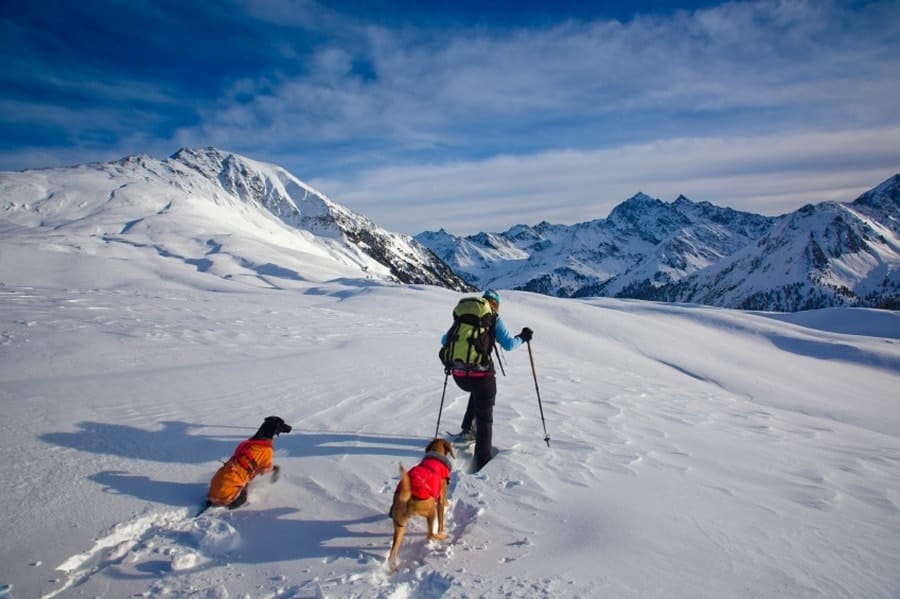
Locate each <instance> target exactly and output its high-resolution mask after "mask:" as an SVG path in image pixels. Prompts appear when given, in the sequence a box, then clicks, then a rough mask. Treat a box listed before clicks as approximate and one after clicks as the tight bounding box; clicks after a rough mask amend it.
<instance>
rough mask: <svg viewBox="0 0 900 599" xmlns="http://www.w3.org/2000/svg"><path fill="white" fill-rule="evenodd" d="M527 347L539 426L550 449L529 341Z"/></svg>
mask: <svg viewBox="0 0 900 599" xmlns="http://www.w3.org/2000/svg"><path fill="white" fill-rule="evenodd" d="M525 344H526V345H527V346H528V360H529V361H530V362H531V376H533V377H534V390H535V391H536V392H537V398H538V409H539V410H540V411H541V424H542V425H544V441H546V443H547V447H550V434H549V433H548V432H547V422H546V421H545V420H544V406H543V404H541V390H540V389H539V388H538V382H537V371H535V369H534V356H533V355H532V354H531V341H526V342H525Z"/></svg>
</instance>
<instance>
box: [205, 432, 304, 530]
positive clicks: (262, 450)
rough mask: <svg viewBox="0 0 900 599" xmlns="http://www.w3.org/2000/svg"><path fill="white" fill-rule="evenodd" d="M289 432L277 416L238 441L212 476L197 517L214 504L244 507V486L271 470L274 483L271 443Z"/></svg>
mask: <svg viewBox="0 0 900 599" xmlns="http://www.w3.org/2000/svg"><path fill="white" fill-rule="evenodd" d="M291 430H292V428H291V425H289V424H285V422H284V420H282V419H281V418H279V417H278V416H269V417H268V418H266V419H265V420H264V421H263V423H262V426H260V427H259V430H258V431H256V434H255V435H253V436H252V437H250V438H249V439H247V440H246V441H242V442H241V443H240V444H239V445H238V446H237V449H235V450H234V455H232V456H231V458H230V459H229V460H228V461H227V462H225V463H224V464H223V465H222V467H221V468H219V469H218V470H217V471H216V473H215V474H214V475H213V477H212V480H211V481H210V483H209V492H208V493H207V495H206V505H205V506H204V507H203V509H202V510H200V512H199V513H198V514H197V515H198V516H199V515H200V514H202V513H203V512H204V511H205V510H206V508H208V507H210V506H214V505H215V506H225V507H227V508H228V509H234V508H236V507H240V506H242V505H244V503H246V502H247V487H248V486H249V485H250V481H251V480H253V479H254V478H256V476H257V475H259V474H265V473H266V472H269V471H271V472H272V482H275V481H276V480H278V472H279V468H278V466H276V465H275V464H273V463H272V456H273V451H272V440H273V439H274V438H275V437H276V436H278V435H280V434H281V433H289V432H291Z"/></svg>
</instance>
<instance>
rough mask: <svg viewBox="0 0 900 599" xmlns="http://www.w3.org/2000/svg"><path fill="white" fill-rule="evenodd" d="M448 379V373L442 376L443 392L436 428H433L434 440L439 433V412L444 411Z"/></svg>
mask: <svg viewBox="0 0 900 599" xmlns="http://www.w3.org/2000/svg"><path fill="white" fill-rule="evenodd" d="M449 378H450V371H447V373H446V374H445V375H444V390H443V391H442V392H441V407H440V408H438V421H437V426H435V427H434V438H435V439H437V437H438V433H439V432H440V431H441V412H443V411H444V397H445V396H446V395H447V379H449Z"/></svg>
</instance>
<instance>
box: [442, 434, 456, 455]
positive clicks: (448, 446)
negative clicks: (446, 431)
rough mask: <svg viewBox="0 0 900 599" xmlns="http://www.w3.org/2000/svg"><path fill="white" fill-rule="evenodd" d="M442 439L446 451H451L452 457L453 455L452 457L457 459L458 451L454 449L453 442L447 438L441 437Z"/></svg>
mask: <svg viewBox="0 0 900 599" xmlns="http://www.w3.org/2000/svg"><path fill="white" fill-rule="evenodd" d="M441 441H443V442H444V450H445V452H446V453H449V454H450V457H452V458H454V459H455V458H456V452H455V451H453V443H451V442H450V441H448V440H447V439H441Z"/></svg>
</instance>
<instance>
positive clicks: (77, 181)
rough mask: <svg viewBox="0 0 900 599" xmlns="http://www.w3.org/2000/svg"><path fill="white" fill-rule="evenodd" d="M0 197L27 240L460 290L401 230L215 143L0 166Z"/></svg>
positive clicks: (207, 268)
mask: <svg viewBox="0 0 900 599" xmlns="http://www.w3.org/2000/svg"><path fill="white" fill-rule="evenodd" d="M0 206H2V211H3V212H2V216H0V235H2V236H3V237H4V238H5V239H6V240H10V241H15V242H16V245H18V246H20V247H21V246H25V247H31V248H32V249H34V250H44V251H52V252H57V253H60V254H65V253H69V252H76V253H79V254H88V255H95V256H97V257H100V258H112V259H116V260H124V261H128V260H129V259H130V258H132V257H134V256H135V252H138V253H141V254H146V253H150V254H155V256H156V257H157V258H158V259H159V260H166V261H171V260H176V261H180V262H181V263H183V264H184V265H185V266H186V267H187V269H188V270H191V271H194V272H199V273H203V274H204V275H213V276H216V277H220V278H224V279H230V280H239V281H243V282H246V283H248V284H250V285H253V286H263V287H281V286H284V285H290V284H291V281H301V280H329V279H336V278H359V279H363V278H370V279H375V280H382V281H393V282H401V283H419V284H433V285H439V286H442V287H447V288H450V289H456V290H467V289H469V288H470V287H469V285H467V284H466V283H465V282H464V281H462V280H461V279H460V278H459V277H458V276H456V275H455V274H454V273H453V272H452V271H451V270H450V269H449V268H448V267H447V265H446V264H444V263H442V262H441V261H440V260H439V259H437V257H436V256H434V254H433V253H432V252H431V251H430V250H428V249H427V248H425V247H424V246H423V245H421V244H420V243H418V242H417V241H416V240H415V239H413V238H412V237H410V236H406V235H400V234H397V233H392V232H389V231H386V230H384V229H382V228H380V227H378V226H376V225H375V224H374V223H372V222H371V221H370V220H369V219H368V218H366V217H364V216H362V215H360V214H357V213H355V212H352V211H351V210H348V209H347V208H345V207H343V206H340V205H338V204H336V203H334V202H332V201H331V200H329V199H328V198H327V197H325V196H324V195H323V194H321V193H319V192H318V191H316V190H314V189H312V188H311V187H309V186H308V185H306V184H305V183H303V182H302V181H300V180H299V179H297V178H296V177H294V176H293V175H291V174H290V173H289V172H287V171H286V170H284V169H283V168H281V167H278V166H276V165H272V164H267V163H263V162H257V161H255V160H251V159H249V158H246V157H243V156H239V155H237V154H232V153H228V152H223V151H221V150H217V149H215V148H206V149H182V150H179V151H178V152H176V153H175V154H173V155H172V156H170V157H169V158H167V159H165V160H158V159H155V158H152V157H150V156H146V155H137V156H129V157H126V158H123V159H121V160H119V161H116V162H109V163H97V164H87V165H79V166H74V167H70V168H60V169H44V170H29V171H23V172H5V173H0ZM131 262H132V263H136V261H131ZM107 264H111V263H110V262H109V261H107ZM140 264H146V262H145V261H140ZM65 268H66V267H65V266H60V267H59V270H60V271H63V272H64V271H65ZM135 268H138V266H135ZM135 276H137V275H135Z"/></svg>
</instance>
